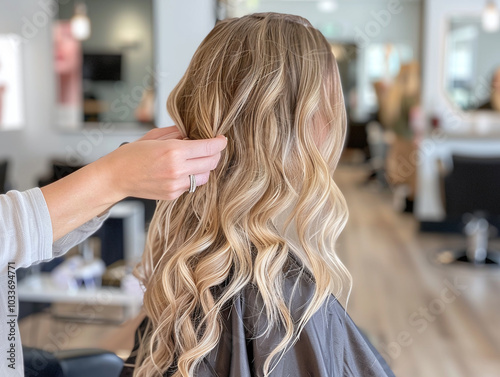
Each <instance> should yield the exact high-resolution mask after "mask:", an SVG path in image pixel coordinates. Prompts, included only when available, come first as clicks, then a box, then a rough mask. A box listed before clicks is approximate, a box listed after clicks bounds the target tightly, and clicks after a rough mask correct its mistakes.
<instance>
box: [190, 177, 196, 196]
mask: <svg viewBox="0 0 500 377" xmlns="http://www.w3.org/2000/svg"><path fill="white" fill-rule="evenodd" d="M189 182H190V186H189V192H190V193H193V192H195V191H196V177H195V176H194V174H190V175H189Z"/></svg>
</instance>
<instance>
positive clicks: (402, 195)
mask: <svg viewBox="0 0 500 377" xmlns="http://www.w3.org/2000/svg"><path fill="white" fill-rule="evenodd" d="M376 92H377V98H378V99H379V120H380V123H381V124H382V126H383V127H384V128H385V129H387V130H391V131H392V132H393V133H394V136H395V137H394V140H393V142H392V145H391V146H390V149H389V153H388V155H387V161H386V173H387V178H388V181H389V184H390V185H391V186H392V187H393V189H394V197H395V204H396V207H398V208H399V209H404V210H405V211H407V212H412V211H413V201H414V198H415V194H416V187H417V184H416V180H417V166H416V151H417V143H416V138H415V123H416V119H417V117H418V112H419V106H420V65H419V64H418V63H417V62H410V63H407V64H403V65H402V66H401V69H400V72H399V74H398V76H397V77H396V79H395V80H394V81H393V82H392V83H391V84H389V85H387V86H385V88H383V91H382V88H380V87H376Z"/></svg>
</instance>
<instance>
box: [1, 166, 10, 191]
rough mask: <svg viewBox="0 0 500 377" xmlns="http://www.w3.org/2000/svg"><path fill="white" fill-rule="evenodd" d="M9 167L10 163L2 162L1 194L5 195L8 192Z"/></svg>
mask: <svg viewBox="0 0 500 377" xmlns="http://www.w3.org/2000/svg"><path fill="white" fill-rule="evenodd" d="M8 166H9V161H7V160H2V161H0V194H5V193H6V192H7V168H8Z"/></svg>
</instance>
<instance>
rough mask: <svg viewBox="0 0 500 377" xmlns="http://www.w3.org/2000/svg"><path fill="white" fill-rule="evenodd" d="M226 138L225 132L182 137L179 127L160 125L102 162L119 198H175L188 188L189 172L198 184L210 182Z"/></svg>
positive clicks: (109, 155) (101, 160)
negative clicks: (217, 134) (211, 136)
mask: <svg viewBox="0 0 500 377" xmlns="http://www.w3.org/2000/svg"><path fill="white" fill-rule="evenodd" d="M226 144H227V140H226V138H225V137H224V136H223V135H219V136H217V137H216V138H213V139H206V140H182V136H181V134H180V132H179V131H178V129H177V127H175V126H173V127H166V128H157V129H154V130H151V131H149V132H148V133H147V134H146V135H145V136H143V137H142V138H140V139H139V140H137V141H135V142H132V143H129V144H125V145H123V146H121V147H120V148H117V149H116V150H115V151H113V152H112V153H110V154H108V155H107V156H105V157H103V158H101V159H100V160H99V161H100V163H101V165H102V168H103V169H109V170H108V171H110V172H112V174H111V180H112V181H111V182H110V184H111V185H112V186H111V187H114V188H115V191H116V193H117V195H118V196H117V197H116V200H117V201H118V200H121V199H122V198H124V197H127V196H135V197H140V198H145V199H163V200H173V199H175V198H177V197H179V196H180V195H181V194H182V193H183V192H185V191H187V190H188V189H189V186H190V180H189V175H190V174H194V175H195V177H196V185H197V186H201V185H203V184H205V183H207V181H208V177H209V174H210V171H211V170H213V169H215V168H216V166H217V164H218V162H219V159H220V156H221V153H220V152H221V151H222V150H223V149H224V148H225V147H226Z"/></svg>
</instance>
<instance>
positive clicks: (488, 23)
mask: <svg viewBox="0 0 500 377" xmlns="http://www.w3.org/2000/svg"><path fill="white" fill-rule="evenodd" d="M482 23H483V30H484V31H486V32H487V33H494V32H496V31H498V29H499V28H500V13H499V11H498V7H497V5H496V4H495V2H494V1H488V2H487V3H486V6H485V7H484V10H483V16H482Z"/></svg>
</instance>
